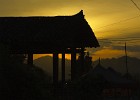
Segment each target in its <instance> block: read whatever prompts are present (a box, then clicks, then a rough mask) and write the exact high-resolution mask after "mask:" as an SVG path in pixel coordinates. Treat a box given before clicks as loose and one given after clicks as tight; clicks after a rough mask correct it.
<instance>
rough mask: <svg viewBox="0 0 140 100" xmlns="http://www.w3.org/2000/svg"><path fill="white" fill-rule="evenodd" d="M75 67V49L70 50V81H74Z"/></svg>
mask: <svg viewBox="0 0 140 100" xmlns="http://www.w3.org/2000/svg"><path fill="white" fill-rule="evenodd" d="M75 67H76V48H72V52H71V80H72V81H73V80H74V79H75Z"/></svg>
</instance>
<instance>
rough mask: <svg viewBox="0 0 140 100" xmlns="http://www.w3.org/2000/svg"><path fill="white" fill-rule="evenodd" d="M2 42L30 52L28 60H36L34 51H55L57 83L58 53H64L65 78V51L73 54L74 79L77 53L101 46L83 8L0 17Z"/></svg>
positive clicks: (72, 69) (13, 47) (12, 51)
mask: <svg viewBox="0 0 140 100" xmlns="http://www.w3.org/2000/svg"><path fill="white" fill-rule="evenodd" d="M0 43H2V44H4V45H8V46H9V48H10V51H11V53H17V54H28V64H33V54H47V53H52V54H53V82H54V83H57V82H58V54H62V82H65V54H71V79H72V80H73V79H74V67H75V63H76V53H81V55H82V57H83V60H84V50H85V48H86V47H98V46H99V43H98V41H97V39H96V37H95V35H94V33H93V31H92V29H91V27H90V26H89V24H88V22H87V21H86V19H85V18H84V15H83V11H82V10H81V11H80V12H79V13H77V14H75V15H72V16H52V17H48V16H47V17H46V16H29V17H0ZM83 60H81V67H82V66H83Z"/></svg>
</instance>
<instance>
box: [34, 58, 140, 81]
mask: <svg viewBox="0 0 140 100" xmlns="http://www.w3.org/2000/svg"><path fill="white" fill-rule="evenodd" d="M34 64H35V65H36V66H38V67H40V68H42V69H43V70H44V71H46V72H47V73H48V74H49V75H50V76H52V57H51V56H44V57H41V58H38V59H36V60H34ZM97 64H98V60H97V61H95V62H93V68H94V67H95V66H96V65H97ZM70 65H71V61H70V60H67V59H66V78H67V79H68V78H70ZM101 65H102V66H103V67H105V68H109V67H111V68H113V69H114V70H115V71H117V72H120V73H122V74H125V73H126V67H125V57H124V56H123V57H120V58H111V59H101ZM128 70H129V73H130V74H131V75H133V76H134V77H135V78H137V79H139V80H140V59H138V58H135V57H128ZM59 73H61V59H59ZM60 77H61V74H59V79H60Z"/></svg>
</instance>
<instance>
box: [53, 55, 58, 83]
mask: <svg viewBox="0 0 140 100" xmlns="http://www.w3.org/2000/svg"><path fill="white" fill-rule="evenodd" d="M53 84H54V85H57V84H58V53H53Z"/></svg>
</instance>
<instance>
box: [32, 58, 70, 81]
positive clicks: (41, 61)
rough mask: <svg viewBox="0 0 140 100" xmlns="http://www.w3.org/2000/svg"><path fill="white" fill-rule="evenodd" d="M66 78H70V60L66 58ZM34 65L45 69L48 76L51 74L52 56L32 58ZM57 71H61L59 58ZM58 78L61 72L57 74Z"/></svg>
mask: <svg viewBox="0 0 140 100" xmlns="http://www.w3.org/2000/svg"><path fill="white" fill-rule="evenodd" d="M65 64H66V69H65V70H66V78H67V79H69V78H70V65H71V61H70V60H68V59H66V60H65ZM34 65H36V66H38V67H40V68H42V69H43V70H44V71H46V72H47V73H48V74H49V75H50V76H52V73H53V58H52V57H51V56H44V57H40V58H38V59H35V60H34ZM59 73H61V59H59ZM59 79H61V74H59Z"/></svg>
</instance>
